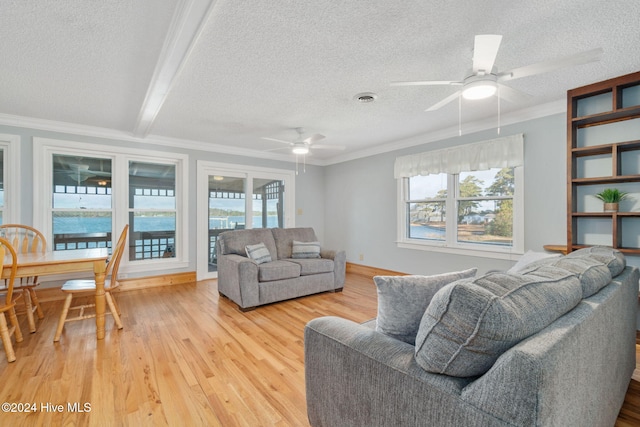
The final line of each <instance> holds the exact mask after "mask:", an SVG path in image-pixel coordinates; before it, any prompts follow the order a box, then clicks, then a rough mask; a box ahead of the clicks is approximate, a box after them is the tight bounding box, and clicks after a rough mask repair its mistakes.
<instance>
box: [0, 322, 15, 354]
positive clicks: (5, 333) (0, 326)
mask: <svg viewBox="0 0 640 427" xmlns="http://www.w3.org/2000/svg"><path fill="white" fill-rule="evenodd" d="M0 336H1V337H2V345H3V346H4V352H5V354H6V355H7V362H13V361H15V360H16V354H15V353H14V352H13V345H11V335H9V328H8V327H7V318H6V317H4V313H0Z"/></svg>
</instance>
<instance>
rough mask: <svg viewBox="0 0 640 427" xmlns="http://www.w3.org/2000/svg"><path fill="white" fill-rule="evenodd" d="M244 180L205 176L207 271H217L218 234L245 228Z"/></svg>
mask: <svg viewBox="0 0 640 427" xmlns="http://www.w3.org/2000/svg"><path fill="white" fill-rule="evenodd" d="M246 181H247V180H246V178H244V177H237V176H229V175H207V183H208V192H207V193H208V195H207V200H208V204H207V205H208V216H207V223H208V236H209V239H208V248H209V253H208V271H209V272H214V271H218V265H217V262H218V259H217V256H216V241H217V240H218V236H219V235H220V233H222V232H224V231H227V230H240V229H243V228H245V227H246V224H247V220H246V212H247V209H246V197H245V187H246Z"/></svg>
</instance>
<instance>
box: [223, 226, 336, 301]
mask: <svg viewBox="0 0 640 427" xmlns="http://www.w3.org/2000/svg"><path fill="white" fill-rule="evenodd" d="M294 243H295V244H296V245H298V246H294ZM257 246H261V247H262V251H260V248H257ZM248 248H255V249H256V253H258V255H257V256H255V257H254V258H255V259H251V258H249V257H248V253H247V249H248ZM297 248H302V249H301V250H300V251H296V250H297ZM309 248H310V249H309ZM216 253H217V257H218V292H219V293H220V294H222V295H223V296H226V297H227V298H229V299H230V300H232V301H233V302H235V303H236V304H238V306H239V308H240V309H241V310H243V311H247V310H251V309H253V308H255V307H257V306H260V305H263V304H269V303H272V302H276V301H282V300H286V299H291V298H297V297H301V296H304V295H310V294H315V293H318V292H325V291H334V292H335V291H341V290H342V287H343V286H344V277H345V268H346V254H345V252H344V251H334V250H326V249H324V248H321V247H320V245H319V242H318V238H317V237H316V235H315V232H314V231H313V229H312V228H257V229H251V230H232V231H226V232H224V233H221V234H220V235H219V236H218V240H217V241H216Z"/></svg>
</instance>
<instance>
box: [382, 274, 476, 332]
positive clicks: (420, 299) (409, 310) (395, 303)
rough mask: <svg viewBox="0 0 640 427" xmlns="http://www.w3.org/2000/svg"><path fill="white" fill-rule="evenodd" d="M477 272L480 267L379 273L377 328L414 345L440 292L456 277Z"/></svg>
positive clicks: (457, 278)
mask: <svg viewBox="0 0 640 427" xmlns="http://www.w3.org/2000/svg"><path fill="white" fill-rule="evenodd" d="M476 272H477V269H476V268H470V269H468V270H464V271H458V272H453V273H444V274H437V275H434V276H375V277H374V278H373V281H374V283H375V284H376V288H377V290H378V317H377V318H376V330H377V331H378V332H382V333H383V334H386V335H389V336H391V337H393V338H396V339H398V340H400V341H404V342H407V343H409V344H412V345H413V344H414V343H415V340H416V334H417V333H418V327H419V326H420V319H422V315H423V314H424V311H425V310H426V309H427V306H428V305H429V302H430V301H431V298H433V296H434V295H435V294H436V292H438V291H439V290H440V289H441V288H442V287H443V286H445V285H447V284H449V283H452V282H455V281H456V280H460V279H465V278H469V277H475V275H476Z"/></svg>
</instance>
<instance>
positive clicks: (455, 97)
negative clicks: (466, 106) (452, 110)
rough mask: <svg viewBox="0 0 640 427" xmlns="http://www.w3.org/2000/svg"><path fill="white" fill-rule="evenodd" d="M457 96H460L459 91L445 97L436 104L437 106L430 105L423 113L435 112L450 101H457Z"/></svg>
mask: <svg viewBox="0 0 640 427" xmlns="http://www.w3.org/2000/svg"><path fill="white" fill-rule="evenodd" d="M458 96H460V91H457V92H456V93H453V94H451V95H449V96H447V97H446V98H445V99H443V100H442V101H440V102H438V103H437V104H434V105H432V106H431V107H429V108H427V109H426V110H424V111H435V110H438V109H440V108H442V107H444V106H445V105H447V104H448V103H450V102H451V101H453V100H455V99H458Z"/></svg>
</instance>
